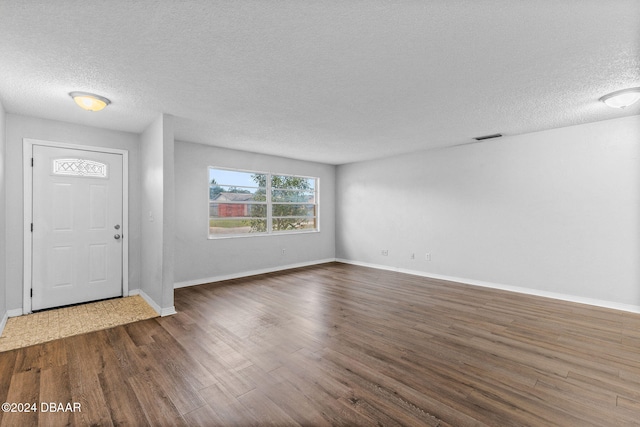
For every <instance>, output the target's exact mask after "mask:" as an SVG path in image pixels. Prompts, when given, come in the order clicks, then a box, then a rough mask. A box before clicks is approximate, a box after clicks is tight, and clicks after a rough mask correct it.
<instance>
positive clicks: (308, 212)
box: [272, 203, 316, 218]
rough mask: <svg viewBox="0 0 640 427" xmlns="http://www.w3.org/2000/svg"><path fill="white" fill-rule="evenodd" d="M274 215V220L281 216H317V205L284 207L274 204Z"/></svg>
mask: <svg viewBox="0 0 640 427" xmlns="http://www.w3.org/2000/svg"><path fill="white" fill-rule="evenodd" d="M272 215H273V217H274V218H275V217H281V216H295V217H303V216H306V217H310V216H316V205H289V204H287V205H282V204H277V203H274V204H273V212H272Z"/></svg>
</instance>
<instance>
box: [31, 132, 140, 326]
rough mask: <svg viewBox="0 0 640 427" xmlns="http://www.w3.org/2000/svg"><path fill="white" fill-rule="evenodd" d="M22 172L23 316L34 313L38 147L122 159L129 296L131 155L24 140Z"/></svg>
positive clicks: (124, 292)
mask: <svg viewBox="0 0 640 427" xmlns="http://www.w3.org/2000/svg"><path fill="white" fill-rule="evenodd" d="M22 143H23V146H22V150H23V151H22V153H23V154H22V161H23V165H22V169H23V183H24V191H23V194H24V231H23V235H24V269H23V299H22V301H23V302H22V314H29V313H31V281H32V280H31V279H32V277H31V271H32V262H33V260H32V242H31V223H32V221H33V171H32V169H31V156H32V153H33V146H34V145H44V146H47V147H59V148H72V149H77V150H85V151H96V152H100V153H111V154H121V155H122V230H123V231H124V232H126V233H127V235H126V240H125V241H126V242H127V244H126V245H122V296H128V295H129V244H128V242H129V239H128V237H129V235H130V233H129V152H128V151H127V150H120V149H117V148H106V147H96V146H91V145H79V144H67V143H64V142H53V141H43V140H38V139H31V138H23V140H22Z"/></svg>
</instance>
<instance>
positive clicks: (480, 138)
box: [473, 133, 502, 141]
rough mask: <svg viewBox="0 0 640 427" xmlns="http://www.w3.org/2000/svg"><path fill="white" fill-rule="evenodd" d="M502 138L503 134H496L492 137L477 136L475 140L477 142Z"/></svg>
mask: <svg viewBox="0 0 640 427" xmlns="http://www.w3.org/2000/svg"><path fill="white" fill-rule="evenodd" d="M501 136H502V134H501V133H494V134H492V135H485V136H477V137H475V138H473V139H475V140H476V141H484V140H485V139H493V138H500V137H501Z"/></svg>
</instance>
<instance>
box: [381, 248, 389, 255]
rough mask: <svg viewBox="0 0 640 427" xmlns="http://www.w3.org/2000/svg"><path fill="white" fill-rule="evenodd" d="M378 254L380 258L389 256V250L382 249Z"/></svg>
mask: <svg viewBox="0 0 640 427" xmlns="http://www.w3.org/2000/svg"><path fill="white" fill-rule="evenodd" d="M380 254H381V255H382V256H389V250H388V249H383V250H381V251H380Z"/></svg>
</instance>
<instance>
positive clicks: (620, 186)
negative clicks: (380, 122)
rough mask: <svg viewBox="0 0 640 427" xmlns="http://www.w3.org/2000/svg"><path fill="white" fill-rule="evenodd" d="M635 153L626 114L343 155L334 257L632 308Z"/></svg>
mask: <svg viewBox="0 0 640 427" xmlns="http://www.w3.org/2000/svg"><path fill="white" fill-rule="evenodd" d="M639 159H640V117H639V116H633V117H627V118H621V119H616V120H608V121H602V122H597V123H591V124H585V125H580V126H573V127H567V128H561V129H554V130H549V131H544V132H538V133H531V134H525V135H520V136H513V137H505V138H502V139H499V140H493V141H487V142H484V143H478V144H473V145H466V146H459V147H452V148H448V149H441V150H432V151H425V152H421V153H415V154H411V155H405V156H399V157H394V158H389V159H386V160H379V161H370V162H364V163H356V164H349V165H343V166H340V167H338V169H337V188H338V192H337V211H336V216H337V218H338V221H337V224H338V225H337V227H338V228H337V242H336V255H337V258H339V259H345V260H349V261H354V262H358V263H364V264H372V265H377V266H383V267H388V268H392V269H400V270H406V271H414V272H418V273H425V274H426V275H433V276H444V277H450V278H456V279H463V280H466V281H467V282H469V283H474V282H475V283H483V284H487V285H490V286H494V285H496V286H498V287H506V288H519V289H521V290H522V289H524V290H528V291H532V293H538V294H543V295H544V294H549V295H554V296H570V297H571V298H568V299H576V298H575V297H577V299H578V300H579V299H581V298H584V299H593V300H597V301H599V302H611V303H613V305H616V304H619V305H625V304H627V305H632V306H634V307H636V308H640V286H639V285H638V284H639V283H640V233H639V228H640V227H639V223H640V167H639ZM383 249H386V250H388V251H389V253H388V256H382V255H381V250H383ZM426 253H430V254H431V261H427V260H425V254H426ZM411 254H415V259H411ZM609 305H611V304H609Z"/></svg>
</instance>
